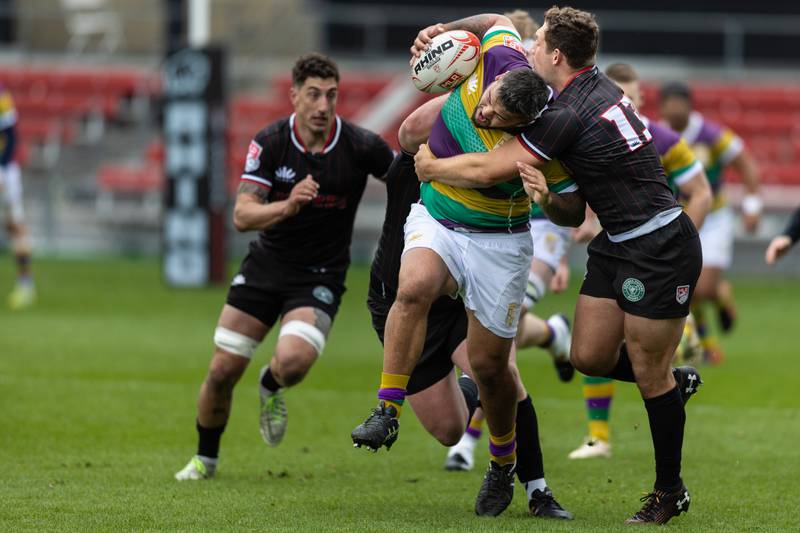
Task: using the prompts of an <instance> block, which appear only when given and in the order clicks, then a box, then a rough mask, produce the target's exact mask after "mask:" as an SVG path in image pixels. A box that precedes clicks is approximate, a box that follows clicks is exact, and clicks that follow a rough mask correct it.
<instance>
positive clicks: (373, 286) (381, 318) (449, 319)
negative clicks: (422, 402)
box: [367, 276, 467, 395]
mask: <svg viewBox="0 0 800 533" xmlns="http://www.w3.org/2000/svg"><path fill="white" fill-rule="evenodd" d="M393 302H394V294H388V293H387V291H386V290H384V287H383V284H382V283H381V281H380V280H379V279H378V278H376V277H375V276H371V277H370V284H369V295H368V296H367V307H368V308H369V312H370V314H371V315H372V327H373V329H374V330H375V333H377V334H378V339H380V341H381V344H383V332H384V329H385V327H386V317H387V316H388V315H389V309H390V308H391V307H392V303H393ZM466 338H467V313H466V311H464V304H463V303H462V301H461V299H460V298H459V299H457V300H453V299H452V298H449V297H448V296H444V297H442V298H440V299H439V300H437V301H436V302H435V303H434V305H433V307H431V312H430V313H429V314H428V332H427V334H426V336H425V345H424V346H423V347H422V355H421V356H420V358H419V361H418V362H417V366H416V367H414V371H413V372H412V373H411V378H410V379H409V381H408V386H407V387H406V392H407V393H408V394H409V395H410V394H415V393H417V392H420V391H423V390H425V389H427V388H428V387H430V386H431V385H433V384H435V383H437V382H439V381H440V380H441V379H442V378H444V377H445V376H447V374H449V373H450V372H451V371H452V370H453V360H452V355H453V352H454V351H455V350H456V348H457V347H458V345H459V344H461V342H462V341H464V340H465V339H466Z"/></svg>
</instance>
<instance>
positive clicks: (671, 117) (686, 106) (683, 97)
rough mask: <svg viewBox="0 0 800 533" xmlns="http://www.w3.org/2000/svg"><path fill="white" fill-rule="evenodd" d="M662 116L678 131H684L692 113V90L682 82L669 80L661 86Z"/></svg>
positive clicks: (660, 103)
mask: <svg viewBox="0 0 800 533" xmlns="http://www.w3.org/2000/svg"><path fill="white" fill-rule="evenodd" d="M658 100H659V101H658V104H659V108H660V110H661V116H662V117H664V120H666V121H667V123H668V124H669V126H670V127H671V128H672V129H674V130H676V131H683V130H684V129H686V125H687V124H688V123H689V115H690V114H691V113H692V91H691V90H690V89H689V86H688V85H686V84H685V83H682V82H676V81H673V82H669V83H665V84H664V85H662V86H661V94H660V95H659V99H658Z"/></svg>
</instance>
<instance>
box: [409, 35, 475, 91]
mask: <svg viewBox="0 0 800 533" xmlns="http://www.w3.org/2000/svg"><path fill="white" fill-rule="evenodd" d="M480 58H481V40H480V39H478V36H477V35H475V34H474V33H471V32H468V31H464V30H453V31H446V32H444V33H440V34H439V35H437V36H436V37H434V38H433V40H432V41H431V43H430V45H429V46H428V48H427V49H426V50H425V52H424V53H423V54H422V55H420V56H419V57H418V58H416V59H415V60H414V62H413V64H412V65H411V80H412V81H413V82H414V86H415V87H416V88H417V89H419V90H420V91H423V92H426V93H431V94H441V93H446V92H447V91H452V90H453V89H455V88H456V87H458V86H459V85H460V84H461V82H463V81H464V80H466V79H467V78H468V77H469V76H470V74H472V72H473V71H474V70H475V68H476V67H477V66H478V61H480Z"/></svg>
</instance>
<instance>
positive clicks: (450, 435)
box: [428, 421, 466, 447]
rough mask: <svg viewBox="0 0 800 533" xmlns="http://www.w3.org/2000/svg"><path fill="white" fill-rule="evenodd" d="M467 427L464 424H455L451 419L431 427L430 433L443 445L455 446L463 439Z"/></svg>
mask: <svg viewBox="0 0 800 533" xmlns="http://www.w3.org/2000/svg"><path fill="white" fill-rule="evenodd" d="M465 430H466V427H464V425H463V424H454V423H450V421H448V422H445V423H440V424H437V425H436V426H435V427H433V428H429V429H428V431H429V433H430V434H431V435H432V436H433V438H435V439H436V440H437V441H439V442H440V443H441V444H442V446H448V447H449V446H455V445H456V444H458V441H459V440H461V436H462V435H463V434H464V431H465Z"/></svg>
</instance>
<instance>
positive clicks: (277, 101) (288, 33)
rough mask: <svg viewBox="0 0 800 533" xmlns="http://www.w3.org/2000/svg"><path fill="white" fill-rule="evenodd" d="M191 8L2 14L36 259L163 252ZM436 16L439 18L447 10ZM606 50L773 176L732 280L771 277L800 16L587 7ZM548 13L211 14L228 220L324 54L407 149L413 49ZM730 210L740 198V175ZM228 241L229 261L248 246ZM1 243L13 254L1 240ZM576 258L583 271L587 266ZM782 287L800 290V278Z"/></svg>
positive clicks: (792, 9)
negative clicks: (221, 88) (423, 32)
mask: <svg viewBox="0 0 800 533" xmlns="http://www.w3.org/2000/svg"><path fill="white" fill-rule="evenodd" d="M191 1H192V0H0V83H2V84H3V85H4V86H5V87H6V88H8V89H9V90H10V91H11V93H12V95H13V97H14V99H15V102H16V106H17V110H18V113H19V125H18V127H19V133H20V137H21V143H20V146H19V150H18V154H17V156H18V159H19V161H20V163H22V165H23V183H24V186H25V206H26V213H27V215H26V219H27V222H28V224H29V226H30V229H31V236H32V241H33V244H34V249H35V251H36V253H37V254H41V255H50V254H52V255H61V256H64V255H67V256H71V255H75V256H86V255H91V254H103V255H109V254H112V255H113V254H128V255H154V254H157V253H158V251H159V247H160V243H161V220H162V219H161V215H162V212H163V207H162V206H163V203H164V202H163V193H162V191H163V189H164V176H163V172H162V166H163V160H164V148H163V142H162V140H161V136H160V131H161V125H160V113H159V109H160V102H161V100H160V98H161V85H162V84H161V67H162V64H163V60H164V58H165V56H166V54H167V52H168V50H174V49H177V48H180V47H181V46H183V45H185V44H186V43H185V35H186V25H187V24H190V19H191V17H190V16H187V10H189V8H190V6H189V4H190V3H191ZM437 4H439V5H437ZM573 5H574V6H575V7H579V8H582V9H587V10H590V11H592V12H594V13H596V15H597V18H598V21H599V24H600V27H601V30H602V34H601V51H600V56H599V58H598V64H599V65H600V67H601V68H603V67H604V66H605V65H608V64H610V63H612V62H615V61H626V62H629V63H631V64H632V65H634V66H635V67H636V68H637V69H638V70H639V72H640V75H641V76H642V78H643V80H644V87H645V99H646V102H645V105H644V109H643V110H642V111H643V112H644V113H645V114H646V115H648V116H649V117H650V118H651V119H658V109H657V106H656V105H655V104H656V100H657V94H658V88H659V86H660V84H661V83H663V82H666V81H676V80H679V81H686V82H688V83H689V84H690V86H691V87H692V89H693V96H694V104H695V108H696V109H698V110H699V111H701V112H702V113H703V114H705V115H706V116H708V117H709V118H712V119H714V120H716V121H719V122H720V123H722V124H724V125H726V126H728V127H730V128H731V129H733V130H734V131H735V132H736V133H737V134H738V135H739V136H741V137H742V138H743V139H744V141H745V144H746V146H747V147H748V148H749V150H750V151H751V153H752V154H753V155H754V156H755V157H756V160H757V161H758V163H759V168H760V174H761V179H762V184H763V186H762V195H763V198H764V202H765V217H764V219H763V222H762V224H761V226H760V228H759V230H758V232H757V233H756V234H754V235H746V234H745V233H744V231H743V229H742V227H741V224H739V225H738V226H737V240H736V261H735V264H734V267H733V270H734V271H737V272H740V273H743V272H746V273H758V272H760V271H762V269H764V268H765V267H764V266H763V248H764V246H765V244H766V242H767V240H768V239H769V238H770V237H771V236H773V235H775V234H776V233H777V232H778V231H779V230H780V229H781V228H782V227H783V225H784V222H785V220H786V217H787V216H788V213H789V212H790V210H791V209H793V208H794V207H796V206H797V205H800V172H799V171H798V168H797V167H798V162H800V74H798V73H799V72H800V70H799V69H798V66H800V30H799V29H798V28H800V4H798V3H788V2H779V1H771V2H770V1H762V2H758V3H755V2H734V3H730V2H723V1H706V2H703V3H702V4H701V3H697V2H689V1H683V0H673V1H669V2H667V1H652V2H647V3H642V2H633V1H624V2H621V1H615V2H611V1H583V2H575V3H573ZM549 6H550V4H549V3H547V4H538V5H527V4H513V3H508V4H496V5H495V4H488V3H486V2H483V3H481V2H476V1H473V0H463V1H462V2H459V3H458V7H454V3H451V2H443V1H440V2H437V1H436V0H432V1H424V2H423V1H419V0H407V1H404V2H402V4H401V3H400V2H384V1H380V0H372V1H370V2H364V1H363V0H362V1H359V0H352V1H348V0H328V1H321V0H319V1H312V0H210V2H209V17H208V18H209V20H210V42H211V43H213V44H215V45H219V46H221V47H222V48H223V49H224V50H225V54H226V58H227V61H226V73H227V74H226V76H225V82H226V89H227V96H226V97H227V111H228V112H227V135H226V137H227V146H226V147H225V152H226V153H227V162H226V166H227V176H228V178H227V182H228V184H229V187H228V190H229V193H230V199H231V202H230V203H231V204H232V199H233V195H234V192H235V187H236V182H237V180H238V177H239V175H240V174H241V169H242V168H243V163H244V158H245V155H246V150H247V145H248V142H249V140H250V138H251V137H252V136H253V135H254V134H255V132H257V131H258V130H259V129H261V128H262V127H263V126H265V125H266V124H268V123H269V122H271V121H273V120H275V119H277V118H279V117H281V116H285V115H287V114H289V113H290V112H291V110H292V107H291V103H290V101H289V97H288V90H289V87H290V85H291V81H290V77H289V74H290V68H291V65H292V63H293V62H294V60H295V59H296V58H297V57H298V56H299V55H301V54H304V53H307V52H311V51H321V52H324V53H327V54H329V55H331V56H332V57H333V58H334V59H335V60H336V61H337V62H338V63H339V66H340V70H341V71H342V82H341V90H340V96H339V101H338V105H337V111H338V113H339V114H340V115H341V116H342V117H343V118H346V119H349V120H352V121H354V122H356V123H358V124H361V125H363V126H365V127H367V128H370V129H372V130H374V131H376V132H379V133H380V134H381V135H382V136H383V137H384V138H385V139H386V140H387V141H388V142H390V144H392V145H393V146H395V147H396V146H397V143H396V132H397V129H398V127H399V124H400V122H401V121H402V119H403V118H404V117H405V116H406V115H407V114H408V113H409V112H410V111H411V110H413V109H414V108H415V107H416V106H417V105H419V104H420V103H421V102H423V101H424V100H425V98H426V95H424V94H422V93H419V92H417V91H416V90H415V89H414V88H413V86H412V84H411V83H410V81H409V69H408V47H409V45H410V44H411V42H412V40H413V38H414V36H415V35H416V33H417V31H418V30H419V29H420V28H422V27H425V26H427V25H429V24H431V23H434V22H440V21H442V22H446V21H449V20H454V19H457V18H461V17H463V16H467V15H470V14H474V13H479V12H487V11H492V12H497V11H505V10H509V9H516V8H521V9H526V10H528V11H530V12H531V14H532V15H533V16H534V18H535V19H537V20H541V17H542V14H543V12H544V10H545V9H546V8H548V7H549ZM726 180H727V183H729V184H730V186H729V187H728V191H729V197H730V199H731V201H732V203H733V205H734V206H737V205H738V204H739V203H740V201H741V197H742V192H741V186H740V185H739V178H738V176H736V175H735V174H727V175H726ZM384 197H385V194H384V191H383V186H382V185H381V184H379V183H377V182H374V183H371V184H370V186H369V187H368V189H367V192H366V194H365V197H364V201H363V203H362V207H361V210H360V212H359V216H358V219H357V223H356V234H355V238H354V244H353V256H354V260H356V261H362V262H363V261H368V260H369V259H370V257H371V253H372V251H373V249H374V246H375V242H376V237H377V235H378V233H379V230H380V225H381V222H382V216H383V205H384ZM233 233H234V232H231V239H230V240H229V245H228V248H229V253H230V257H238V256H239V255H240V254H241V253H242V252H243V250H244V245H245V243H246V242H247V240H248V239H249V238H251V236H248V235H244V236H237V235H233ZM0 238H4V237H0ZM580 253H581V252H580V251H575V252H574V254H576V255H574V256H573V258H572V260H573V262H574V263H576V264H577V263H579V262H580V259H581V258H580ZM778 269H779V271H781V272H783V273H791V274H795V275H800V267H798V266H797V263H796V262H792V261H785V262H783V264H781V265H779V267H778Z"/></svg>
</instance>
